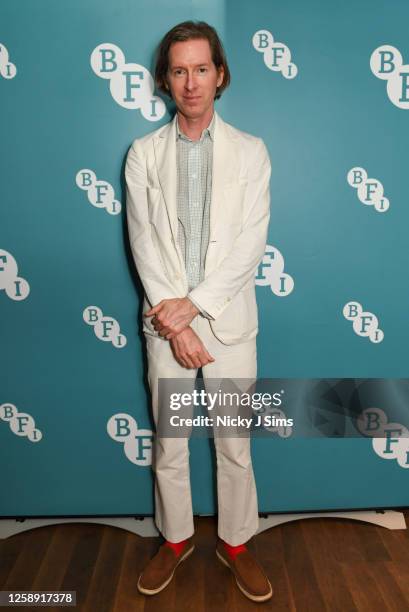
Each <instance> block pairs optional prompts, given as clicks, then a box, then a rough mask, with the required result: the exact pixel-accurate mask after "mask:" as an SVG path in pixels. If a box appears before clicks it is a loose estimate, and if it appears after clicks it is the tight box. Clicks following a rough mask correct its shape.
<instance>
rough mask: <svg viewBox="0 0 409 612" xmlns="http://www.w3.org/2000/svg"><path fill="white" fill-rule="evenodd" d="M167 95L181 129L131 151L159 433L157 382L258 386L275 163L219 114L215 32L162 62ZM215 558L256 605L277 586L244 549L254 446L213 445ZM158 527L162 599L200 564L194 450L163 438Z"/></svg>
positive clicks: (132, 216)
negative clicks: (184, 564)
mask: <svg viewBox="0 0 409 612" xmlns="http://www.w3.org/2000/svg"><path fill="white" fill-rule="evenodd" d="M155 82H156V85H157V87H158V89H159V90H160V91H162V92H164V93H167V94H168V95H169V96H170V97H171V98H172V99H173V101H174V102H175V104H176V115H175V117H174V119H173V120H172V121H171V122H170V123H168V124H167V125H165V126H162V127H161V128H159V129H158V130H155V131H154V132H152V133H150V134H148V135H147V136H145V137H143V138H139V139H136V140H134V142H133V144H132V147H131V148H130V150H129V153H128V156H127V161H126V170H125V175H126V182H127V217H128V229H129V235H130V243H131V248H132V253H133V257H134V260H135V265H136V268H137V270H138V273H139V276H140V278H141V281H142V284H143V287H144V293H145V295H144V304H143V311H144V317H143V330H144V334H145V339H146V343H147V354H148V379H149V385H150V389H151V394H152V411H153V417H154V421H155V424H156V425H157V423H158V419H159V416H160V413H161V411H160V406H159V398H158V379H165V378H171V379H172V378H173V379H175V378H191V379H192V381H194V379H195V378H196V375H197V372H198V369H199V368H202V375H203V379H204V384H205V386H206V380H209V379H224V378H247V379H255V378H256V375H257V374H256V373H257V355H256V335H257V332H258V321H257V304H256V299H255V279H254V277H255V273H256V270H257V267H258V264H259V262H260V261H261V258H262V257H263V255H264V250H265V245H266V238H267V228H268V222H269V214H270V213H269V204H270V197H269V179H270V172H271V167H270V161H269V157H268V153H267V150H266V147H265V145H264V143H263V141H262V140H261V138H256V137H254V136H251V135H250V134H247V133H245V132H242V131H240V130H238V129H236V128H234V127H233V126H231V125H229V124H228V123H226V122H224V121H223V120H222V119H221V117H220V116H219V115H218V114H217V113H216V111H215V110H214V100H215V99H218V98H220V96H221V93H222V92H223V90H224V89H225V88H226V87H227V86H228V84H229V82H230V74H229V69H228V66H227V62H226V59H225V55H224V51H223V47H222V45H221V42H220V40H219V38H218V35H217V33H216V31H215V30H214V28H212V27H211V26H209V25H208V24H206V23H204V22H196V23H194V22H192V21H188V22H184V23H181V24H178V25H177V26H175V27H174V28H172V29H171V30H170V31H169V32H168V33H167V34H166V35H165V37H164V38H163V40H162V42H161V43H160V46H159V49H158V56H157V63H156V69H155ZM214 442H215V448H216V457H217V493H218V536H219V540H218V542H217V546H216V554H217V556H218V558H219V559H220V560H221V561H222V562H223V563H224V564H225V565H227V566H228V567H229V568H230V569H231V570H232V571H233V573H234V575H235V578H236V583H237V585H238V587H239V588H240V590H241V591H242V592H243V593H244V595H246V596H247V597H248V598H249V599H251V600H253V601H265V600H267V599H270V598H271V596H272V588H271V584H270V582H269V580H268V578H267V576H266V575H265V573H264V571H263V569H262V568H261V566H260V565H259V563H258V562H257V561H256V559H255V558H254V557H253V556H252V554H251V553H250V551H249V550H248V549H247V547H246V542H247V541H248V540H249V539H250V537H251V536H253V535H254V534H255V533H256V531H257V529H258V505H257V492H256V486H255V480H254V473H253V468H252V463H251V454H250V437H249V436H247V437H244V438H243V437H242V438H240V437H216V436H215V437H214ZM153 469H154V472H155V522H156V525H157V527H158V529H159V531H160V532H161V533H162V535H163V536H164V538H165V543H164V544H162V546H161V547H160V548H159V551H158V552H157V553H156V555H155V556H154V557H153V558H152V559H151V560H150V562H149V563H148V565H147V567H146V568H145V570H144V571H143V572H142V574H141V575H140V577H139V580H138V589H139V591H140V592H142V593H144V594H147V595H153V594H155V593H158V592H160V591H161V590H162V589H163V588H165V587H166V586H167V584H169V582H170V581H171V579H172V577H173V575H174V571H175V569H176V567H177V566H178V565H179V563H181V561H183V560H184V559H186V558H187V557H188V556H189V555H190V554H191V553H192V551H193V549H194V545H193V542H192V535H193V533H194V528H193V513H192V500H191V489H190V476H189V448H188V438H187V437H180V438H170V437H159V436H156V439H155V448H154V457H153Z"/></svg>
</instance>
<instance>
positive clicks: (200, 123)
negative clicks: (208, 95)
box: [177, 106, 214, 140]
mask: <svg viewBox="0 0 409 612" xmlns="http://www.w3.org/2000/svg"><path fill="white" fill-rule="evenodd" d="M213 113H214V107H213V106H211V107H210V108H209V109H208V110H207V111H206V112H205V113H204V114H203V115H201V116H200V117H187V116H186V115H183V113H182V112H181V111H179V110H178V111H177V115H178V123H179V127H180V129H181V130H182V132H183V133H184V134H186V136H188V137H189V138H191V139H192V140H199V138H200V136H201V134H202V131H203V130H204V129H205V128H207V127H208V125H209V124H210V122H211V120H212V116H213Z"/></svg>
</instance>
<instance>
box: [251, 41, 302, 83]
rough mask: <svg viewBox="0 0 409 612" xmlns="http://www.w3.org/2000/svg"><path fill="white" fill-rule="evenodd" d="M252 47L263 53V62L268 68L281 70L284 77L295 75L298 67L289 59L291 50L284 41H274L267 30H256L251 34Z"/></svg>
mask: <svg viewBox="0 0 409 612" xmlns="http://www.w3.org/2000/svg"><path fill="white" fill-rule="evenodd" d="M252 42H253V47H254V48H255V50H256V51H258V52H259V53H262V54H263V58H264V63H265V65H266V66H267V68H268V69H269V70H272V71H273V72H281V74H282V75H283V77H285V78H286V79H293V78H294V77H296V76H297V73H298V68H297V66H296V65H295V64H294V63H293V62H292V61H291V51H290V49H289V48H288V47H287V45H285V44H284V43H280V42H274V38H273V35H272V34H271V32H269V31H268V30H258V31H257V32H256V33H255V34H254V35H253V39H252Z"/></svg>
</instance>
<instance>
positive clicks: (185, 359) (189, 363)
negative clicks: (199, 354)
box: [183, 355, 196, 369]
mask: <svg viewBox="0 0 409 612" xmlns="http://www.w3.org/2000/svg"><path fill="white" fill-rule="evenodd" d="M183 359H184V361H186V363H187V367H188V368H190V369H193V368H195V367H196V366H195V364H194V363H193V361H192V360H191V359H190V357H189V355H183Z"/></svg>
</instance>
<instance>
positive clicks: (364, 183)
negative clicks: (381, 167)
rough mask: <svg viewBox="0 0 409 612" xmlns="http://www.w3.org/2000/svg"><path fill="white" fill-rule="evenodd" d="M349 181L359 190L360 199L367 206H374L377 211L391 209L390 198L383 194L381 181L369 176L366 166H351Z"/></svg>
mask: <svg viewBox="0 0 409 612" xmlns="http://www.w3.org/2000/svg"><path fill="white" fill-rule="evenodd" d="M347 181H348V183H349V184H350V185H351V187H354V189H356V190H357V195H358V199H359V200H360V202H362V204H364V205H366V206H373V207H374V209H375V210H376V211H377V212H380V213H383V212H386V211H387V210H388V209H389V205H390V203H389V200H388V198H387V197H385V196H384V194H383V185H382V183H381V181H378V179H374V178H368V174H367V172H366V170H364V168H359V167H355V168H351V170H350V171H349V172H348V175H347Z"/></svg>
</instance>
